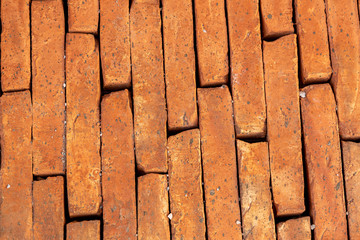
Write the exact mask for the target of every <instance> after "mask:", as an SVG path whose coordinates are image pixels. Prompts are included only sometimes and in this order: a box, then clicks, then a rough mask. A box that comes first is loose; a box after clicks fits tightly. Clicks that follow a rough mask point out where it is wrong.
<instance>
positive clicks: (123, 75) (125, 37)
mask: <svg viewBox="0 0 360 240" xmlns="http://www.w3.org/2000/svg"><path fill="white" fill-rule="evenodd" d="M100 54H101V67H102V75H103V83H104V85H103V86H104V88H105V89H120V88H128V87H130V86H131V67H130V27H129V1H128V0H122V1H109V0H100Z"/></svg>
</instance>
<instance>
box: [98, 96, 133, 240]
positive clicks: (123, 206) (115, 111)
mask: <svg viewBox="0 0 360 240" xmlns="http://www.w3.org/2000/svg"><path fill="white" fill-rule="evenodd" d="M101 127H102V139H101V140H102V147H101V157H102V191H103V219H104V231H103V232H104V239H136V186H135V156H134V139H133V118H132V111H131V98H130V95H129V91H128V90H123V91H120V92H113V93H110V94H108V95H105V96H104V97H103V98H102V102H101Z"/></svg>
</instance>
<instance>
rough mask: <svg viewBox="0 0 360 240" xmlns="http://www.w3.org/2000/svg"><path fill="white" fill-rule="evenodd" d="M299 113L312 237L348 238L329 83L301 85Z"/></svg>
mask: <svg viewBox="0 0 360 240" xmlns="http://www.w3.org/2000/svg"><path fill="white" fill-rule="evenodd" d="M303 92H304V94H305V97H304V98H301V113H302V114H301V116H302V124H303V134H304V146H305V153H306V157H305V159H306V167H307V172H308V177H307V179H308V182H309V199H310V216H311V217H312V220H313V223H314V224H315V230H314V233H315V240H318V239H347V225H346V213H345V212H346V210H345V199H344V186H343V177H342V166H341V152H340V142H339V141H340V140H339V130H338V123H337V116H336V110H335V108H336V103H335V99H334V96H333V92H332V90H331V87H330V85H328V84H322V85H311V86H308V87H306V88H304V89H303Z"/></svg>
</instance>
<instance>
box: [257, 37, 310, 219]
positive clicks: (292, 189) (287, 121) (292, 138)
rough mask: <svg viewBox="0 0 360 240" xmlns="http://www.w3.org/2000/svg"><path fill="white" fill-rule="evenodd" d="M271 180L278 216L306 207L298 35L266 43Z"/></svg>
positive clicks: (266, 86)
mask: <svg viewBox="0 0 360 240" xmlns="http://www.w3.org/2000/svg"><path fill="white" fill-rule="evenodd" d="M263 47H264V69H265V81H266V82H265V88H266V104H267V131H268V135H267V139H268V141H269V155H270V169H271V182H272V190H273V197H274V205H275V209H276V215H277V216H284V215H294V214H300V213H302V212H303V211H304V210H305V206H304V176H303V162H302V152H301V125H300V124H301V123H300V108H299V87H298V63H297V49H296V36H295V35H288V36H285V37H282V38H279V39H278V40H276V41H274V42H264V44H263Z"/></svg>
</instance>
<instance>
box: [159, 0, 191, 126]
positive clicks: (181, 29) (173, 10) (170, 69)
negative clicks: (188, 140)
mask: <svg viewBox="0 0 360 240" xmlns="http://www.w3.org/2000/svg"><path fill="white" fill-rule="evenodd" d="M162 3H163V16H162V17H163V18H162V19H163V35H164V57H165V79H166V98H167V110H168V126H169V130H182V129H187V128H192V127H197V125H198V115H197V105H196V79H195V52H194V39H193V36H194V32H193V16H192V1H191V0H183V1H178V0H165V1H163V2H162ZM175 26H176V27H175Z"/></svg>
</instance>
